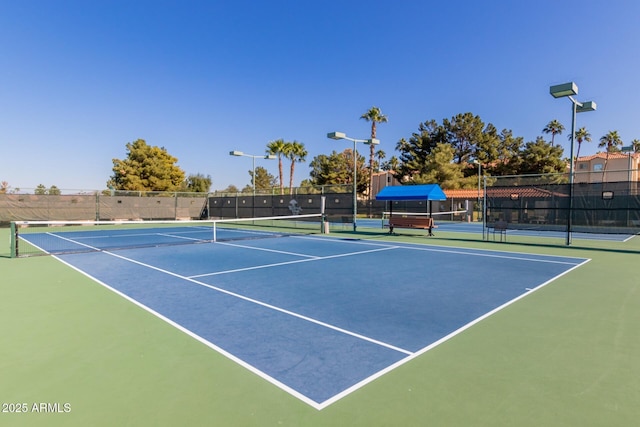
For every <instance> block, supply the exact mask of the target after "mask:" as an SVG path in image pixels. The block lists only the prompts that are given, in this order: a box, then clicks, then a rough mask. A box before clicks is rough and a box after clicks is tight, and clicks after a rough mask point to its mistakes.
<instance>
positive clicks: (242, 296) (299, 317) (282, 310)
mask: <svg viewBox="0 0 640 427" xmlns="http://www.w3.org/2000/svg"><path fill="white" fill-rule="evenodd" d="M368 252H371V251H368ZM103 253H105V254H107V255H110V256H113V257H116V258H120V259H122V260H124V261H127V262H131V263H133V264H137V265H140V266H143V267H146V268H150V269H152V270H155V271H159V272H161V273H164V274H168V275H170V276H173V277H177V278H179V279H182V280H186V281H189V282H191V283H195V284H196V285H200V286H204V287H205V288H209V289H213V290H214V291H217V292H220V293H223V294H226V295H229V296H232V297H235V298H239V299H241V300H244V301H247V302H251V303H253V304H256V305H259V306H262V307H265V308H269V309H271V310H275V311H278V312H280V313H284V314H287V315H289V316H293V317H296V318H298V319H302V320H305V321H307V322H310V323H314V324H316V325H319V326H323V327H325V328H328V329H332V330H334V331H337V332H340V333H343V334H345V335H350V336H352V337H355V338H358V339H361V340H363V341H367V342H370V343H373V344H376V345H379V346H381V347H385V348H388V349H391V350H394V351H398V352H400V353H404V354H407V355H411V354H413V353H412V352H411V351H409V350H405V349H403V348H400V347H396V346H393V345H391V344H388V343H385V342H382V341H378V340H376V339H373V338H370V337H367V336H364V335H361V334H358V333H355V332H351V331H349V330H346V329H343V328H340V327H338V326H335V325H332V324H330V323H326V322H322V321H320V320H317V319H313V318H311V317H308V316H305V315H302V314H300V313H296V312H293V311H290V310H286V309H283V308H280V307H276V306H275V305H271V304H267V303H265V302H262V301H259V300H256V299H253V298H250V297H247V296H244V295H241V294H238V293H235V292H231V291H228V290H226V289H222V288H219V287H217V286H213V285H209V284H207V283H204V282H200V281H198V280H195V279H193V278H191V277H186V276H183V275H181V274H177V273H174V272H172V271H169V270H164V269H162V268H159V267H155V266H153V265H150V264H146V263H144V262H140V261H137V260H135V259H131V258H127V257H125V256H122V255H118V254H116V253H114V252H108V251H103ZM301 261H311V260H306V259H305V260H301Z"/></svg>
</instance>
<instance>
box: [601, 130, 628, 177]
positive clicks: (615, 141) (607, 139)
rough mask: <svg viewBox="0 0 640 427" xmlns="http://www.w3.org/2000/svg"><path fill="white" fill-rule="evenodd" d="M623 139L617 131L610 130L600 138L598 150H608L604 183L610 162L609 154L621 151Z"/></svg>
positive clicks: (603, 170) (604, 169) (605, 160)
mask: <svg viewBox="0 0 640 427" xmlns="http://www.w3.org/2000/svg"><path fill="white" fill-rule="evenodd" d="M622 144H623V142H622V138H620V135H618V131H617V130H610V131H609V132H608V133H607V134H606V135H604V136H603V137H601V138H600V143H599V144H598V148H605V149H606V150H607V156H606V157H605V159H604V167H603V168H602V182H604V174H605V173H606V171H607V163H608V162H609V153H612V152H614V151H620V148H619V147H620V146H622Z"/></svg>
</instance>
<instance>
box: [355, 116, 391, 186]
mask: <svg viewBox="0 0 640 427" xmlns="http://www.w3.org/2000/svg"><path fill="white" fill-rule="evenodd" d="M360 118H361V119H363V120H365V121H367V122H371V139H375V138H376V137H377V136H376V135H377V124H378V123H387V122H388V121H389V119H388V118H387V116H385V115H384V114H382V111H380V108H378V107H376V106H373V107H371V108H370V109H369V110H367V112H365V113H364V114H363V115H362V116H360ZM374 158H375V146H374V145H373V144H369V188H371V185H372V183H373V161H374ZM371 196H372V194H371V191H369V198H371Z"/></svg>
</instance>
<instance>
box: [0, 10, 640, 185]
mask: <svg viewBox="0 0 640 427" xmlns="http://www.w3.org/2000/svg"><path fill="white" fill-rule="evenodd" d="M639 18H640V2H638V1H636V0H606V1H605V0H603V1H595V0H581V1H574V0H560V1H558V0H556V1H546V0H537V1H518V0H512V1H507V0H495V1H484V2H480V1H455V2H453V1H451V2H449V1H437V2H436V1H427V0H422V1H403V0H397V1H395V2H389V1H377V0H370V1H349V0H339V1H334V0H325V1H304V0H298V1H284V0H270V1H258V0H256V1H245V0H234V1H189V0H183V1H161V0H154V1H146V0H144V1H143V0H139V1H136V0H126V1H120V0H110V1H107V0H96V1H70V0H58V1H53V0H48V1H35V0H22V1H6V2H2V3H1V4H0V40H1V42H2V49H0V85H1V86H0V181H7V182H9V184H10V185H11V186H12V187H14V188H15V187H20V188H33V187H35V186H37V185H38V184H44V185H45V186H47V187H48V186H51V185H56V186H58V187H59V188H63V189H77V190H81V189H84V190H91V189H97V190H100V189H104V188H105V186H106V181H107V180H108V179H109V176H110V175H111V167H112V165H113V164H112V159H113V158H124V157H125V156H126V150H125V145H126V143H127V142H132V141H134V140H136V139H138V138H142V139H145V140H146V141H147V143H149V144H151V145H157V146H164V147H165V148H167V150H168V151H169V153H171V154H173V155H174V156H176V157H177V158H178V159H179V161H178V165H179V166H180V167H182V169H184V170H185V172H186V173H187V174H190V173H202V174H205V175H211V177H212V180H213V186H212V189H213V190H215V189H223V188H226V187H227V186H228V185H230V184H233V185H236V186H237V187H239V188H242V187H244V186H245V185H247V184H248V183H249V181H250V177H249V174H248V171H249V170H250V169H251V159H249V158H243V157H231V156H229V154H228V153H229V151H231V150H240V151H244V152H246V153H249V154H256V155H258V154H263V153H264V151H265V147H266V144H267V143H268V142H269V141H272V140H275V139H278V138H283V139H285V140H298V141H300V142H303V143H304V144H305V147H306V148H307V150H308V152H309V155H308V157H307V162H306V163H302V164H298V165H297V166H296V176H295V182H296V183H299V182H300V180H302V179H304V178H307V177H308V174H309V170H310V169H309V166H308V164H309V161H310V160H311V159H313V157H315V156H317V155H319V154H328V153H330V152H331V151H332V150H337V151H342V150H343V149H345V148H348V147H350V146H351V145H350V143H349V142H347V141H333V140H329V139H327V138H326V134H327V132H331V131H342V132H345V133H346V134H347V135H349V136H351V137H354V138H363V139H364V138H367V137H368V136H369V132H370V125H369V123H367V122H365V121H364V120H360V119H359V117H360V115H362V114H363V113H364V112H365V111H366V110H367V109H369V108H370V107H371V106H374V105H375V106H378V107H380V108H381V109H382V112H383V113H384V114H386V115H387V116H388V118H389V122H388V123H386V124H382V125H380V126H379V128H378V138H379V139H380V140H381V145H380V149H382V150H384V151H385V152H386V154H387V157H390V156H391V155H394V154H397V153H396V152H395V150H394V148H395V145H396V143H397V141H398V140H399V139H400V138H403V137H404V138H409V137H410V136H411V133H412V132H415V131H416V130H417V128H418V125H419V124H420V123H421V122H424V121H427V120H431V119H435V120H437V121H438V122H441V121H442V119H443V118H450V117H452V116H454V115H455V114H458V113H464V112H468V111H469V112H472V113H473V114H477V115H479V116H480V117H481V119H482V120H483V121H484V122H485V123H489V122H490V123H493V124H494V125H495V126H496V127H497V128H498V129H504V128H508V129H511V130H513V132H514V134H515V135H517V136H522V137H524V139H525V141H531V140H535V138H536V137H537V136H540V135H542V132H541V131H542V128H543V127H544V126H545V125H546V124H547V123H548V122H549V121H550V120H552V119H558V120H560V122H562V123H563V124H564V126H565V127H566V129H567V130H566V131H565V133H564V134H563V135H561V136H559V137H556V142H560V143H561V144H562V145H563V146H564V147H565V155H567V156H568V147H569V143H568V139H567V135H568V134H569V133H570V125H571V103H570V101H568V100H566V99H553V98H552V97H551V96H550V95H549V86H550V85H554V84H559V83H565V82H569V81H574V82H576V83H577V84H578V87H579V90H580V91H579V95H578V96H577V99H579V100H582V101H587V100H593V101H595V102H596V103H597V105H598V110H597V111H596V112H591V113H585V114H580V115H578V126H586V127H587V129H588V130H589V132H590V133H591V134H592V137H593V139H594V141H593V142H591V143H590V144H589V145H587V146H585V147H584V148H583V149H582V152H581V154H591V153H595V152H596V151H597V140H598V139H599V138H600V137H601V136H602V135H604V134H606V133H607V132H608V131H610V130H617V131H618V132H619V133H620V135H621V137H622V139H623V141H624V142H625V144H626V145H628V144H629V143H630V141H631V140H632V139H635V138H638V139H640V120H639V118H640V114H639V113H640V107H639V105H640V103H639V102H638V101H637V100H636V99H635V98H636V96H637V95H638V94H640V74H639V72H638V70H639V69H640V67H639V65H640V25H638V19H639ZM361 148H362V149H365V148H366V147H364V146H362V147H361ZM256 164H257V166H264V167H266V168H267V169H268V170H269V172H271V173H272V174H274V175H277V162H275V161H267V160H258V161H257V163H256ZM285 170H287V169H285ZM285 182H288V172H287V175H286V176H285Z"/></svg>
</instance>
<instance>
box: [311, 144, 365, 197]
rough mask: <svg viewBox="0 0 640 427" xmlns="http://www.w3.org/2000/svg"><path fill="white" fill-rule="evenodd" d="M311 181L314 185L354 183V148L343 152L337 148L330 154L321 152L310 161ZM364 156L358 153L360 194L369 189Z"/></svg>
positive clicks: (358, 189) (357, 169)
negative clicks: (339, 151)
mask: <svg viewBox="0 0 640 427" xmlns="http://www.w3.org/2000/svg"><path fill="white" fill-rule="evenodd" d="M309 167H311V172H310V174H309V176H310V177H311V183H312V184H313V185H346V184H353V150H352V149H350V148H348V149H346V150H344V151H343V152H341V153H338V152H336V151H335V150H334V151H332V152H331V154H330V155H328V156H327V155H325V154H320V155H319V156H316V157H314V158H313V159H312V160H311V162H310V163H309ZM365 172H366V167H365V158H364V156H362V155H360V154H358V157H357V162H356V174H357V179H358V183H357V186H356V191H357V192H358V193H360V194H362V193H364V192H365V191H366V190H367V185H368V184H367V175H366V173H365Z"/></svg>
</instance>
